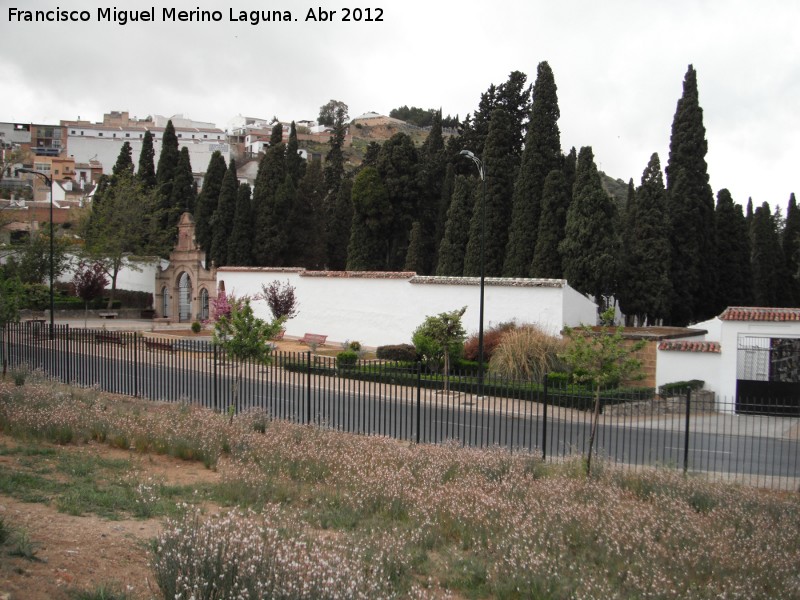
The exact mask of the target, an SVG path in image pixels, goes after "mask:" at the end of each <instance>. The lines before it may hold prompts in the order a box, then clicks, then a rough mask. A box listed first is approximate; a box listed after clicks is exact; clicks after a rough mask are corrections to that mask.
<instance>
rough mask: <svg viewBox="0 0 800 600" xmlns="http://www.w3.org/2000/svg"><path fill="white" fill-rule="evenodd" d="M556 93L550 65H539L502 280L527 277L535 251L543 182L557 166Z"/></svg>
mask: <svg viewBox="0 0 800 600" xmlns="http://www.w3.org/2000/svg"><path fill="white" fill-rule="evenodd" d="M556 90H557V88H556V83H555V79H554V77H553V71H552V70H551V69H550V65H549V64H547V62H541V63H539V67H538V73H537V77H536V83H535V85H534V88H533V105H532V107H531V115H530V121H529V123H528V132H527V135H526V137H525V150H524V151H523V153H522V163H521V165H520V171H519V176H518V177H517V180H516V182H515V184H514V204H513V210H512V214H511V225H510V227H509V233H508V247H507V248H506V257H505V264H504V266H503V275H504V276H505V277H526V276H527V275H528V273H529V271H530V268H531V262H532V260H533V255H534V251H535V249H536V236H537V232H538V229H539V217H540V214H541V205H542V191H543V189H544V182H545V179H546V178H547V176H548V174H549V173H550V172H551V171H553V170H554V169H558V168H559V167H560V166H561V162H562V156H561V135H560V132H559V130H558V118H559V116H560V111H559V108H558V96H557V94H556Z"/></svg>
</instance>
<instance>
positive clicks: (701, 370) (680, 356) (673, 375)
mask: <svg viewBox="0 0 800 600" xmlns="http://www.w3.org/2000/svg"><path fill="white" fill-rule="evenodd" d="M657 352H658V354H657V359H656V386H657V387H658V386H662V385H664V384H666V383H675V382H676V381H689V380H691V379H699V380H701V381H704V382H705V385H704V386H703V387H704V389H707V390H711V391H713V392H714V393H715V394H717V396H718V397H719V398H722V399H724V400H725V401H726V402H732V398H731V397H730V396H729V395H728V394H727V393H725V392H726V387H725V386H724V384H723V379H724V378H723V377H722V372H721V369H722V365H723V361H722V354H721V353H716V352H680V351H675V350H658V351H657ZM735 377H736V373H735V372H734V379H735ZM735 383H736V382H735V381H734V384H735Z"/></svg>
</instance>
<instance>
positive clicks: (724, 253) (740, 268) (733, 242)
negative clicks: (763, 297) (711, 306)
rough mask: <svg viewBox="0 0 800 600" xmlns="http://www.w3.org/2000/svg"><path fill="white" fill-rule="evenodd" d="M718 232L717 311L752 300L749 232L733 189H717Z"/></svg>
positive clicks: (751, 301)
mask: <svg viewBox="0 0 800 600" xmlns="http://www.w3.org/2000/svg"><path fill="white" fill-rule="evenodd" d="M714 217H715V219H716V235H717V273H718V274H719V285H718V287H717V313H721V312H722V311H723V310H725V308H727V307H728V306H750V305H751V304H752V303H753V273H752V268H751V265H750V234H749V232H748V228H747V222H746V220H745V216H744V214H743V213H742V207H741V206H740V205H738V204H734V202H733V198H732V197H731V193H730V192H729V191H728V190H727V189H722V190H720V191H719V192H718V193H717V207H716V209H715V212H714Z"/></svg>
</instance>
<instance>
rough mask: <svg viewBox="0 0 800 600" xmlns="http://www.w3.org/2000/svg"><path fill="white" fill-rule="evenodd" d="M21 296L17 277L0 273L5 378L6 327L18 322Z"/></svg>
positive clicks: (1, 350) (0, 336) (0, 342)
mask: <svg viewBox="0 0 800 600" xmlns="http://www.w3.org/2000/svg"><path fill="white" fill-rule="evenodd" d="M23 294H24V290H23V289H22V284H21V283H20V281H19V279H18V278H17V277H5V276H4V275H3V273H2V272H0V353H2V355H3V356H2V358H3V377H5V376H6V368H7V360H6V355H5V346H6V345H5V338H6V327H7V326H8V324H9V323H16V322H18V321H19V309H20V306H21V305H22V297H23Z"/></svg>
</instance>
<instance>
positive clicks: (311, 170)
mask: <svg viewBox="0 0 800 600" xmlns="http://www.w3.org/2000/svg"><path fill="white" fill-rule="evenodd" d="M324 199H325V177H324V175H323V174H322V163H321V162H320V161H318V160H312V161H311V163H309V164H308V166H307V167H306V168H305V176H304V177H303V179H302V180H301V181H300V184H299V185H298V186H297V193H296V194H295V201H294V203H293V204H292V206H291V207H290V211H289V218H288V220H287V230H288V234H289V237H288V250H287V263H288V264H289V265H291V266H293V267H305V268H306V269H322V268H324V266H325V259H326V254H327V249H326V245H325V213H324V205H323V202H324Z"/></svg>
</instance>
